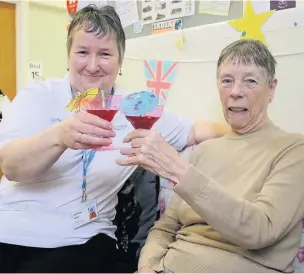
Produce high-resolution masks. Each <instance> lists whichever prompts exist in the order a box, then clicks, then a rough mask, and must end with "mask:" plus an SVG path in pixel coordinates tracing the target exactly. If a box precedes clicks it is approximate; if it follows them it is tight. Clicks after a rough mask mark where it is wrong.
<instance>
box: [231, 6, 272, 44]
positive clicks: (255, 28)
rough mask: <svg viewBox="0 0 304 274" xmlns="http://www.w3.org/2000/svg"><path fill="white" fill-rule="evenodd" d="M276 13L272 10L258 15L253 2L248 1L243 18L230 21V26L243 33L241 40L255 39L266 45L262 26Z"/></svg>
mask: <svg viewBox="0 0 304 274" xmlns="http://www.w3.org/2000/svg"><path fill="white" fill-rule="evenodd" d="M274 12H275V11H274V10H270V11H266V12H262V13H259V14H256V13H255V11H254V8H253V6H252V3H251V1H250V0H247V1H246V8H245V12H244V16H243V18H241V19H236V20H233V21H229V22H228V24H229V25H230V26H231V27H233V28H235V29H236V30H238V31H239V32H240V33H241V39H255V40H259V41H261V42H263V43H264V44H265V45H266V41H265V37H264V34H263V31H262V26H263V24H264V23H265V22H266V21H267V20H268V18H269V17H270V16H271V15H272V14H273V13H274Z"/></svg>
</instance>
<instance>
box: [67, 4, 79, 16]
mask: <svg viewBox="0 0 304 274" xmlns="http://www.w3.org/2000/svg"><path fill="white" fill-rule="evenodd" d="M66 7H67V12H68V14H69V15H70V16H73V15H74V14H75V13H76V12H77V9H78V0H67V1H66Z"/></svg>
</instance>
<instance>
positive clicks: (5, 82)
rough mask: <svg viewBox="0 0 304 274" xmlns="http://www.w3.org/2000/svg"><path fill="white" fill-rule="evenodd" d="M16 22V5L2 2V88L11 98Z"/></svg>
mask: <svg viewBox="0 0 304 274" xmlns="http://www.w3.org/2000/svg"><path fill="white" fill-rule="evenodd" d="M15 22H16V21H15V5H14V4H9V3H4V2H0V89H1V90H2V92H3V93H4V94H5V95H6V96H7V97H8V98H9V99H10V100H12V99H13V98H14V97H15V95H16V23H15ZM1 177H2V172H1V170H0V178H1Z"/></svg>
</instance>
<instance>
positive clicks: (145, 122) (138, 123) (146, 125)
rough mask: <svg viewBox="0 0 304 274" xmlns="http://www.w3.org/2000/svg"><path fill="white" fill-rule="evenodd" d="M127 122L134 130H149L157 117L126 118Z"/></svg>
mask: <svg viewBox="0 0 304 274" xmlns="http://www.w3.org/2000/svg"><path fill="white" fill-rule="evenodd" d="M126 118H127V120H128V121H129V122H130V123H131V124H132V126H133V127H134V128H135V129H138V128H142V129H151V128H152V127H153V125H154V124H155V123H156V121H157V120H158V119H159V117H153V116H127V115H126Z"/></svg>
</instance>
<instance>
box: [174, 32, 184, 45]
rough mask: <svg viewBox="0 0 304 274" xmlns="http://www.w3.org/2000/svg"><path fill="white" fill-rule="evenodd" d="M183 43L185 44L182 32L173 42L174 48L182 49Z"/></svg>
mask: <svg viewBox="0 0 304 274" xmlns="http://www.w3.org/2000/svg"><path fill="white" fill-rule="evenodd" d="M185 42H186V38H185V34H184V32H183V31H182V33H181V37H180V38H179V39H178V40H177V41H176V42H175V46H176V47H177V48H178V49H183V47H184V44H185Z"/></svg>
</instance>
